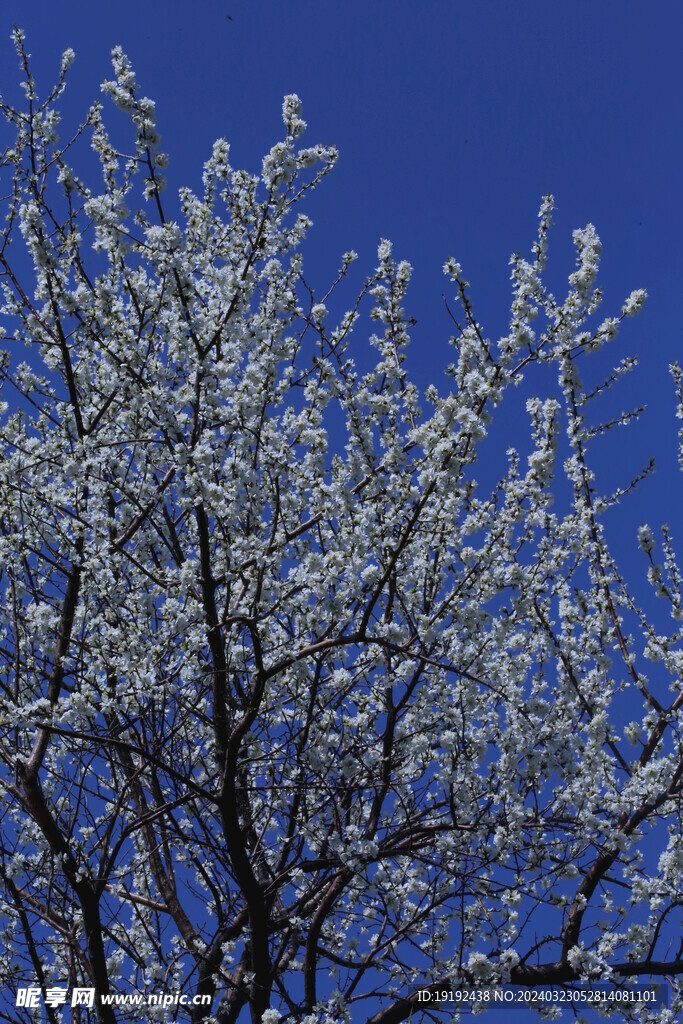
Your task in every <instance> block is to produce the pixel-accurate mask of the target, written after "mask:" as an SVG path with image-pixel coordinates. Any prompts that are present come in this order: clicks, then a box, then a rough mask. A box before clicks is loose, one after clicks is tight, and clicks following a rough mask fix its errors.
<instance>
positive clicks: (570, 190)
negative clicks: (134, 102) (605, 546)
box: [0, 0, 683, 558]
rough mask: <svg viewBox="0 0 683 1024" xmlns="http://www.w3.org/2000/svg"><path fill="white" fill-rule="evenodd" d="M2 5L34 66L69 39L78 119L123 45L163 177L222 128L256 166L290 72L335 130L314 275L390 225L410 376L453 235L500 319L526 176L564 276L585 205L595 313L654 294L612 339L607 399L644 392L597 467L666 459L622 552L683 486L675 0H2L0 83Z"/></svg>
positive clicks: (323, 124)
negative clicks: (407, 319)
mask: <svg viewBox="0 0 683 1024" xmlns="http://www.w3.org/2000/svg"><path fill="white" fill-rule="evenodd" d="M15 21H16V22H18V23H19V24H21V25H22V26H23V27H24V28H25V30H26V33H27V43H28V47H29V49H30V51H31V52H32V54H33V56H34V58H35V62H36V63H35V66H36V67H37V68H38V69H39V71H38V74H39V77H40V76H42V77H43V80H44V82H45V84H46V85H47V84H48V83H49V82H51V81H52V78H53V74H54V72H55V71H56V68H57V65H58V60H59V54H60V52H61V50H62V49H63V48H65V47H66V46H69V45H70V46H72V47H73V48H74V50H75V51H76V58H77V59H76V64H75V66H74V67H73V68H72V71H71V83H70V89H69V93H68V102H67V104H66V108H67V111H68V114H69V116H70V117H71V118H72V119H73V120H74V121H75V119H76V117H77V116H78V114H80V113H82V112H84V111H85V109H86V108H87V105H88V103H89V101H90V100H91V98H93V97H94V96H96V95H97V94H98V90H99V83H100V82H101V80H102V79H103V78H104V77H107V76H108V75H109V74H110V67H109V53H110V51H111V48H112V46H113V45H114V44H116V43H120V44H121V45H122V46H123V47H124V49H125V50H126V52H127V53H128V55H129V56H130V58H131V59H132V61H133V63H134V65H135V67H136V69H137V73H138V78H139V80H140V84H141V86H142V88H143V90H144V91H145V92H146V93H147V94H148V95H150V96H152V97H153V98H154V99H155V100H156V102H157V108H158V115H159V127H160V130H161V133H162V142H163V148H164V149H165V150H167V151H168V152H169V153H170V155H171V167H170V171H169V183H170V185H171V186H172V187H173V186H177V185H181V184H198V182H199V175H200V172H201V164H202V162H203V161H204V159H205V158H206V157H207V156H208V154H209V152H210V147H211V143H212V141H213V139H214V138H216V137H217V136H219V135H222V136H225V137H227V139H228V140H229V141H230V143H231V146H232V150H231V155H232V162H233V164H234V165H236V166H245V167H247V168H249V169H257V168H258V166H259V163H260V158H261V156H262V154H263V153H264V152H266V151H267V150H268V149H269V148H270V146H271V144H272V143H273V142H274V141H275V140H276V139H277V138H278V137H279V133H280V129H281V120H280V107H281V101H282V96H283V94H284V93H287V92H297V93H298V94H299V95H300V97H301V99H302V100H303V104H304V116H305V118H306V120H307V121H308V124H309V140H310V142H311V143H313V142H318V141H321V142H333V143H334V144H336V145H337V146H338V148H339V150H340V154H341V155H340V160H339V163H338V166H337V168H336V169H335V171H334V173H333V175H332V176H331V177H330V178H329V179H327V181H326V182H324V183H323V186H322V187H321V189H320V190H319V192H318V193H317V194H316V195H314V196H313V197H312V200H311V202H310V204H309V207H308V212H309V213H310V215H311V216H312V217H313V220H314V222H315V227H314V229H313V232H312V235H311V238H310V242H309V243H308V244H307V248H306V252H305V256H306V270H307V275H308V276H309V277H310V278H311V280H312V281H313V282H314V283H318V284H320V285H324V284H326V283H327V282H328V281H329V280H330V277H331V275H332V273H333V271H334V269H335V267H336V266H337V265H338V261H339V256H340V254H341V253H342V252H344V251H345V250H347V249H350V248H354V249H356V251H357V252H358V253H359V256H360V260H359V262H358V264H357V266H358V268H359V270H358V274H359V275H362V274H364V273H365V272H366V271H370V270H371V269H372V268H373V267H374V265H375V262H376V261H375V253H376V246H377V242H378V241H379V239H380V237H389V238H391V239H392V240H393V242H394V244H395V252H396V255H397V256H399V257H400V258H405V259H408V260H409V261H410V262H411V263H412V264H413V266H414V278H413V286H412V289H411V299H410V301H409V312H411V313H412V314H413V315H414V316H415V317H416V318H417V319H418V321H419V323H418V327H417V328H416V330H415V332H414V333H413V339H414V340H413V346H412V350H411V361H412V365H413V367H414V372H415V374H416V376H417V377H418V378H419V380H420V382H421V383H423V384H426V383H428V382H429V381H430V380H432V379H439V377H440V373H441V369H442V367H443V366H444V365H445V364H446V363H447V362H448V361H450V357H451V351H450V350H449V349H448V347H447V344H446V341H447V338H448V336H449V334H450V325H449V322H448V320H447V318H446V316H445V312H444V309H443V302H442V291H443V289H444V286H445V283H446V282H445V279H444V277H443V275H442V272H441V267H442V264H443V262H444V260H445V259H446V257H448V256H449V255H453V256H455V257H456V258H457V259H458V261H459V262H460V263H461V264H462V266H463V268H464V270H465V273H466V276H467V277H468V279H469V281H470V282H471V283H472V299H473V302H474V308H475V312H476V315H477V317H478V319H479V320H480V321H481V322H482V324H483V326H484V329H485V330H486V332H487V333H488V334H489V335H490V336H492V337H496V336H498V335H499V334H500V333H502V332H503V331H504V329H505V325H506V318H507V310H508V300H509V281H508V277H509V268H508V262H507V261H508V258H509V255H510V253H511V252H512V251H514V250H516V249H519V250H522V251H527V250H528V247H529V246H530V244H531V242H532V241H533V238H534V232H535V225H536V213H537V209H538V205H539V201H540V198H541V196H542V195H543V194H544V193H546V192H548V191H551V192H553V193H554V195H555V197H556V202H557V213H556V227H555V230H554V235H553V238H552V240H551V264H550V275H551V279H552V280H553V281H554V283H556V286H557V290H558V292H559V291H560V289H561V287H562V284H561V282H562V280H563V279H564V278H566V274H567V273H568V272H569V270H570V269H571V261H572V259H573V251H572V246H571V230H572V229H573V228H574V227H578V226H580V225H583V224H584V223H585V222H586V221H587V220H592V221H593V222H594V223H595V224H596V226H597V228H598V231H599V233H600V235H601V237H602V241H603V246H604V256H603V274H602V278H601V280H602V285H603V288H604V290H605V304H604V307H603V308H604V312H605V314H607V313H611V312H613V311H618V309H619V307H620V305H621V302H622V301H623V298H624V297H625V296H626V295H627V294H628V293H629V292H630V291H631V289H632V288H635V287H646V288H647V290H648V292H649V295H650V299H649V302H648V304H647V307H646V312H645V313H644V314H643V315H642V316H641V317H640V318H639V319H638V320H637V321H635V322H633V321H631V322H629V323H628V325H627V330H626V331H625V332H624V336H623V339H622V345H621V350H620V352H619V353H618V355H619V356H621V355H625V354H627V352H637V353H638V354H639V356H640V360H641V363H640V367H639V369H638V371H637V374H636V375H632V376H631V378H630V380H629V382H628V383H627V384H626V385H625V386H624V387H622V391H621V395H620V396H619V398H618V399H617V402H618V404H619V411H621V408H625V407H626V406H627V405H628V404H629V403H631V404H634V403H636V402H640V401H647V402H648V405H649V408H648V412H647V415H646V418H645V420H644V421H643V423H642V424H641V425H639V426H638V427H636V428H635V429H633V430H631V433H630V435H628V436H627V435H626V434H624V432H620V436H619V437H618V438H617V439H615V440H614V441H612V442H611V443H608V444H606V446H605V451H606V452H608V455H606V463H609V471H610V473H611V477H610V482H614V483H616V482H617V481H620V482H624V481H625V480H626V478H627V477H628V478H629V479H630V478H631V477H632V476H633V475H635V473H636V472H637V471H638V469H639V467H640V465H641V464H642V463H643V462H645V461H646V460H647V457H648V456H649V455H650V454H652V453H654V454H656V455H657V456H658V461H659V469H658V473H657V475H656V477H655V478H654V479H653V480H652V481H650V482H649V483H648V485H647V486H648V489H649V490H648V491H647V492H646V491H644V492H643V494H642V495H638V496H637V497H636V499H635V500H634V501H633V502H632V503H631V506H630V508H629V509H628V511H627V512H626V513H625V517H624V522H623V525H622V524H618V525H617V524H615V526H614V530H615V543H616V544H617V547H618V548H619V549H620V552H621V554H622V556H626V557H628V558H630V557H631V555H632V554H633V553H634V552H635V536H634V533H635V526H637V524H638V522H639V521H640V520H641V519H642V518H644V517H646V516H647V514H648V512H647V509H648V507H652V505H653V504H656V505H657V506H659V509H660V510H661V507H662V506H663V505H673V504H674V503H677V502H678V500H680V497H681V488H680V484H679V479H678V478H679V477H680V473H678V471H677V468H676V459H675V427H676V423H675V420H674V419H673V416H674V399H673V390H672V387H671V385H670V379H669V376H668V371H667V367H668V364H669V363H670V362H671V361H672V359H674V358H676V357H677V356H678V354H679V352H680V350H681V347H682V343H683V321H682V320H681V318H680V317H679V316H678V308H679V304H680V282H681V280H682V279H683V247H682V245H681V239H682V238H683V202H682V201H681V196H680V182H681V180H682V178H683V173H682V172H683V138H682V136H681V133H680V131H679V127H678V125H679V120H680V113H679V111H680V102H681V75H680V71H679V70H678V69H679V66H680V54H679V47H680V38H681V31H682V30H683V8H682V7H681V5H680V4H679V3H678V2H675V0H660V2H658V3H655V4H652V5H649V6H648V9H647V14H645V8H644V6H643V4H642V3H641V2H638V0H600V3H595V2H593V0H576V2H574V3H572V4H561V3H558V2H555V3H552V2H551V3H549V2H548V0H545V2H543V0H525V2H521V3H514V4H513V3H508V2H504V0H488V2H487V0H484V2H479V3H466V2H464V0H424V2H421V3H417V2H415V0H364V2H361V0H345V2H344V3H332V2H327V0H287V2H284V0H279V2H274V0H273V2H270V0H252V2H251V3H250V2H248V0H202V2H199V3H194V4H190V3H188V2H187V0H165V2H163V3H162V2H160V0H148V2H145V3H142V2H139V0H135V2H133V0H119V2H117V3H115V4H114V3H101V4H92V3H86V2H84V0H69V2H68V3H62V4H52V3H48V2H47V0H33V2H32V3H31V4H23V3H22V4H19V3H18V2H16V0H5V3H4V4H3V6H2V11H1V12H0V61H1V65H0V66H2V67H3V73H2V86H1V87H2V89H3V91H8V92H11V91H12V89H13V87H14V82H15V80H16V79H15V75H14V74H13V69H14V67H15V66H16V61H15V58H14V56H13V52H12V47H11V43H10V41H9V32H10V29H11V26H12V23H13V22H15ZM350 297H351V296H350V293H349V298H350ZM615 355H617V353H615ZM617 470H618V472H616V471H617ZM665 514H666V513H665ZM669 517H670V519H671V520H672V522H671V526H672V527H674V528H675V521H674V517H673V515H672V514H671V512H670V513H669ZM653 519H654V522H653V525H654V523H655V522H656V517H653Z"/></svg>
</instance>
